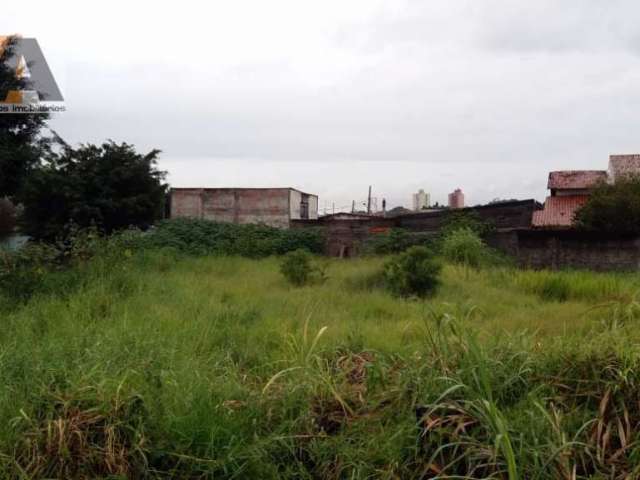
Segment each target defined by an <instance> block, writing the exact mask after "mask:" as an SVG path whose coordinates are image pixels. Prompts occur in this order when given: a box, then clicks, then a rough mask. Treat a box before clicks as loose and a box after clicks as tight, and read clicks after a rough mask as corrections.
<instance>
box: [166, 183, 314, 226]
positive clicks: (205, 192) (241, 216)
mask: <svg viewBox="0 0 640 480" xmlns="http://www.w3.org/2000/svg"><path fill="white" fill-rule="evenodd" d="M178 217H188V218H201V219H206V220H214V221H217V222H228V223H256V224H263V225H269V226H271V227H278V228H289V226H290V222H291V220H314V219H317V218H318V197H317V196H316V195H311V194H308V193H304V192H301V191H299V190H296V189H294V188H172V189H171V218H178Z"/></svg>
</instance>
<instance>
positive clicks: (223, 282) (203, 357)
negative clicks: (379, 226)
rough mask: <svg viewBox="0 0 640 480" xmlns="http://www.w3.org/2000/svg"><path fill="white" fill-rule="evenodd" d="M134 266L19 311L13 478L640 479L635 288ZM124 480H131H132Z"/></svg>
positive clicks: (360, 262) (141, 258) (4, 457)
mask: <svg viewBox="0 0 640 480" xmlns="http://www.w3.org/2000/svg"><path fill="white" fill-rule="evenodd" d="M278 262H279V260H278V259H277V258H267V259H264V260H249V259H242V258H233V257H200V258H188V257H187V258H185V257H175V256H166V255H162V254H160V253H146V254H141V255H134V256H133V257H132V258H130V259H128V260H127V261H126V262H122V264H118V265H116V266H110V268H106V266H105V265H102V266H96V265H93V266H90V267H87V269H88V271H87V272H85V275H86V278H87V280H86V281H84V282H82V284H81V285H80V287H78V289H77V290H75V291H73V292H70V293H69V294H68V295H65V296H54V297H51V296H42V297H37V298H34V299H32V300H30V301H29V302H28V303H27V304H26V305H24V306H23V307H20V308H17V309H14V310H13V311H7V312H5V313H4V314H2V316H3V318H2V324H3V325H2V329H0V375H1V376H2V384H3V389H2V391H0V421H1V423H2V425H3V426H4V427H3V428H2V429H1V430H0V452H1V456H0V461H1V466H2V472H3V474H4V476H5V477H7V478H95V477H110V478H142V477H145V476H147V477H150V478H169V477H173V478H389V479H395V478H403V479H404V478H509V479H534V478H539V479H548V478H566V479H571V478H593V479H596V478H640V443H639V441H638V439H637V438H636V431H637V428H638V427H639V426H640V387H639V383H638V382H639V381H640V374H639V370H638V369H637V366H638V362H639V359H640V355H639V352H638V346H637V342H638V340H639V338H640V333H639V331H638V328H637V322H638V321H640V320H638V319H639V318H640V307H639V306H638V304H637V303H636V302H635V294H636V292H638V291H640V279H639V278H638V277H637V276H635V275H622V274H620V275H613V274H595V273H584V272H565V273H549V272H530V271H518V270H515V269H509V268H501V269H498V268H495V269H484V270H480V271H476V270H472V269H465V268H462V267H455V266H452V265H447V266H445V268H444V271H443V285H442V288H441V289H440V291H439V292H438V294H437V295H436V296H435V297H434V298H431V299H427V300H411V299H400V298H395V297H392V296H391V295H389V294H388V293H386V292H385V291H383V290H379V289H376V288H372V287H367V285H368V282H367V278H369V277H370V276H371V274H373V273H374V272H375V271H376V269H378V268H379V267H380V266H381V264H382V263H383V262H384V259H383V258H366V259H356V260H349V261H338V260H327V262H328V265H327V274H328V276H329V278H328V280H327V281H326V282H325V283H324V284H321V285H312V286H307V287H301V288H294V287H291V286H289V285H288V284H287V283H286V282H285V280H284V279H283V278H282V276H281V275H280V274H279V271H278ZM118 476H120V477H118Z"/></svg>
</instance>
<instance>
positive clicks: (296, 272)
mask: <svg viewBox="0 0 640 480" xmlns="http://www.w3.org/2000/svg"><path fill="white" fill-rule="evenodd" d="M280 272H281V273H282V275H284V278H286V279H287V281H288V282H289V283H291V284H293V285H295V286H297V287H300V286H302V285H306V284H308V283H309V281H310V280H311V276H312V274H313V272H314V267H313V264H312V259H311V254H310V253H309V252H307V251H306V250H295V251H293V252H289V253H287V254H286V255H285V256H284V259H283V260H282V263H281V264H280Z"/></svg>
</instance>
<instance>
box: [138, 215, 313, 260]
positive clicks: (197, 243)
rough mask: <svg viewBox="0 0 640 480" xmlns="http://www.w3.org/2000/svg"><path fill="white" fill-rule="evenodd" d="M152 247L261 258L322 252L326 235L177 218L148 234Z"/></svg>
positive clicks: (311, 230) (303, 230) (190, 253)
mask: <svg viewBox="0 0 640 480" xmlns="http://www.w3.org/2000/svg"><path fill="white" fill-rule="evenodd" d="M144 243H145V244H146V245H147V246H149V247H162V248H164V247H171V248H174V249H175V250H176V251H179V252H182V253H186V254H189V255H240V256H243V257H250V258H261V257H267V256H269V255H282V254H285V253H287V252H292V251H294V250H298V249H304V250H308V251H309V252H311V253H322V251H323V250H324V236H323V235H322V232H321V230H319V229H316V228H299V229H290V230H283V229H279V228H273V227H268V226H265V225H236V224H232V223H218V222H212V221H210V220H198V219H189V218H177V219H172V220H165V221H162V222H160V223H159V224H158V225H157V226H156V227H155V228H154V229H153V230H152V231H150V232H149V233H148V234H147V235H146V236H145V242H144Z"/></svg>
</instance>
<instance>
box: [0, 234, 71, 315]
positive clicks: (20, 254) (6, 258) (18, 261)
mask: <svg viewBox="0 0 640 480" xmlns="http://www.w3.org/2000/svg"><path fill="white" fill-rule="evenodd" d="M59 257H60V251H59V250H58V249H57V248H55V247H53V246H51V245H46V244H39V243H32V244H28V245H27V246H25V247H23V248H21V249H19V250H17V251H15V252H10V251H6V250H0V292H2V295H3V296H4V297H6V298H7V299H9V300H10V301H12V302H18V303H19V302H24V301H27V300H28V299H29V298H31V297H32V296H33V295H34V294H36V293H37V292H39V291H42V290H43V288H44V286H45V285H46V284H45V282H44V278H45V275H47V274H48V273H50V272H51V271H53V270H54V269H55V266H56V262H57V261H58V259H59Z"/></svg>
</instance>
